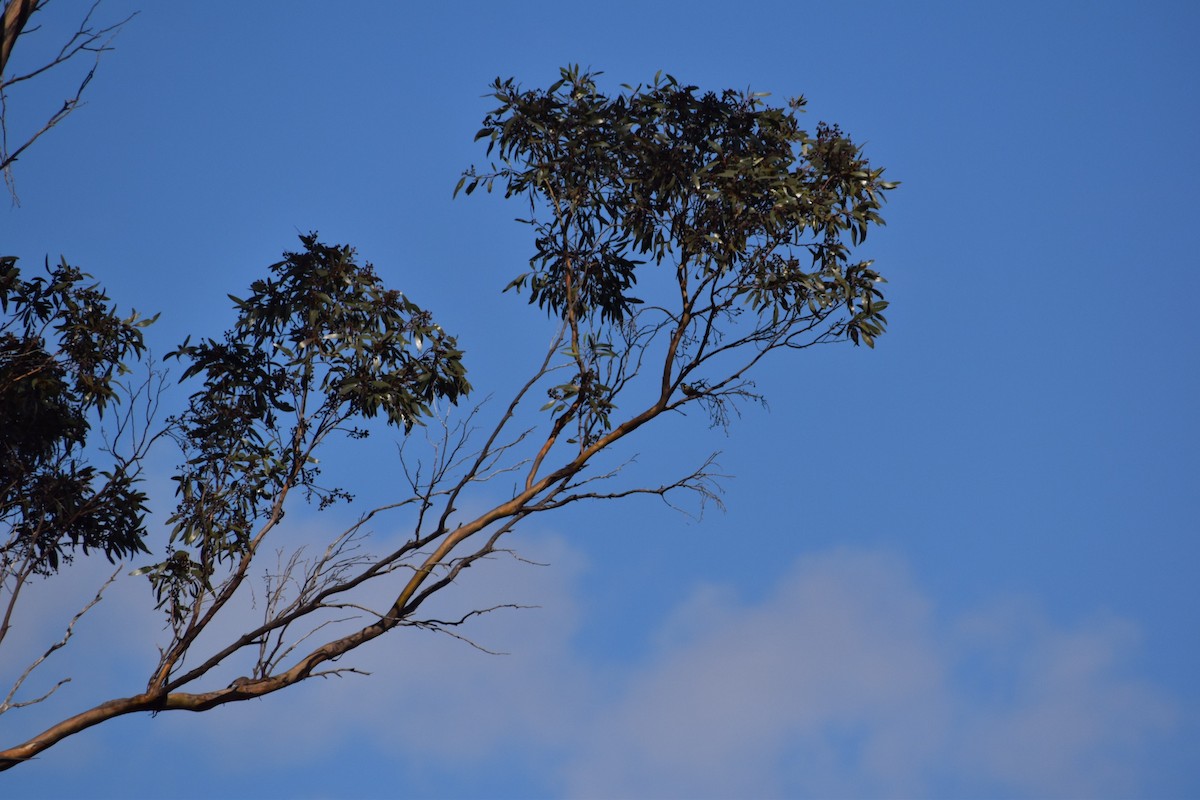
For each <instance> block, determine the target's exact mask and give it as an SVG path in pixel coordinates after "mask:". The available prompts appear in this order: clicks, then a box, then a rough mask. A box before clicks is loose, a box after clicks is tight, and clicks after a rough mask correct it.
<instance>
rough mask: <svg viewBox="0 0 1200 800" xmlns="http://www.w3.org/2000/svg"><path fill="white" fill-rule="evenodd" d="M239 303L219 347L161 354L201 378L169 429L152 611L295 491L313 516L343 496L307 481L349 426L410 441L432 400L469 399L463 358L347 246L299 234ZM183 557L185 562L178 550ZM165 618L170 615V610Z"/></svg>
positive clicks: (247, 542) (242, 542)
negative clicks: (166, 526) (168, 546)
mask: <svg viewBox="0 0 1200 800" xmlns="http://www.w3.org/2000/svg"><path fill="white" fill-rule="evenodd" d="M300 240H301V243H302V245H303V249H302V250H300V251H298V252H288V253H284V257H283V260H282V261H279V262H278V263H275V264H272V265H271V266H270V268H269V277H267V278H265V279H262V280H258V281H255V282H254V283H253V284H252V285H251V287H250V294H249V295H248V296H247V297H245V298H238V297H234V296H233V295H230V299H231V300H232V301H233V303H234V305H235V307H236V309H237V312H238V314H237V321H236V323H235V325H234V326H233V327H232V328H231V329H230V330H228V331H226V333H225V335H224V337H223V338H221V339H211V338H210V339H205V340H202V341H199V342H195V343H193V342H192V341H191V340H190V338H189V339H188V340H187V341H185V342H184V343H183V344H182V345H181V346H180V347H179V348H178V349H177V350H175V351H173V352H172V353H170V354H168V358H176V359H179V360H181V361H183V362H185V363H186V364H187V366H186V368H185V370H184V372H183V375H182V377H181V380H189V379H199V380H200V381H202V383H203V387H202V388H201V389H200V390H199V391H197V392H195V393H194V394H192V396H191V397H190V399H189V404H188V409H187V411H186V412H185V413H184V414H182V415H181V416H180V417H178V418H177V419H176V420H175V424H176V426H177V436H178V440H179V442H180V444H181V446H182V447H183V450H184V452H185V454H186V456H187V460H186V463H184V464H183V465H182V466H181V468H180V471H179V473H178V474H177V475H176V476H175V481H176V484H177V486H176V495H177V497H178V505H177V507H176V510H175V512H174V513H173V514H172V515H171V517H170V518H169V520H168V522H169V523H170V524H171V525H172V533H171V542H172V547H173V548H177V549H176V550H175V551H174V552H173V554H172V555H171V557H170V558H168V559H167V560H166V561H164V562H162V563H160V564H156V565H151V566H149V567H144V568H142V569H141V570H139V572H141V573H145V574H149V575H150V576H151V579H152V581H153V582H154V583H155V586H156V589H157V590H158V592H159V600H160V602H165V601H168V600H170V599H171V598H176V599H178V598H180V597H182V596H187V593H186V592H184V593H183V594H181V593H180V589H179V587H180V582H181V581H185V582H188V583H189V585H190V586H191V587H192V589H191V591H192V592H193V594H192V595H191V596H193V597H194V596H195V594H194V593H195V592H200V591H203V590H205V589H207V588H209V587H208V584H207V581H208V578H209V576H211V574H212V573H213V571H214V569H215V566H216V564H218V563H221V562H223V561H225V560H227V559H230V558H234V559H237V558H240V557H242V556H243V555H245V554H247V553H250V552H251V551H252V539H253V537H254V533H255V527H256V525H258V524H260V523H261V522H262V521H264V520H278V519H279V518H280V517H281V516H282V513H283V498H284V496H285V495H286V493H287V492H288V491H289V490H290V489H291V488H293V487H302V488H303V489H304V490H305V491H306V493H307V494H308V496H309V497H310V498H316V499H317V500H318V501H319V502H320V503H321V505H322V506H325V505H328V504H330V503H332V502H336V501H338V500H346V499H350V497H351V495H350V494H349V493H348V492H345V491H344V490H342V489H338V488H336V487H334V488H326V487H322V486H320V485H319V484H318V482H317V478H318V475H319V472H320V470H319V467H318V466H317V459H316V457H315V456H314V455H313V452H314V450H315V448H316V446H317V445H318V444H319V443H320V442H321V441H322V440H323V439H324V438H325V437H326V436H327V435H329V434H330V433H331V432H333V431H335V430H342V431H343V432H346V433H348V434H350V435H351V436H352V437H355V438H360V437H362V436H364V435H366V431H365V429H363V428H360V427H354V426H353V425H352V424H351V423H352V422H353V421H355V420H362V419H370V418H373V417H376V416H379V417H382V418H383V420H384V421H385V422H386V424H387V425H390V426H393V427H397V428H400V429H402V430H403V431H404V432H406V433H407V432H409V431H411V430H412V428H413V427H414V426H415V425H417V424H420V421H421V419H422V418H423V417H427V416H428V415H429V414H431V413H432V406H433V404H434V403H435V402H436V401H437V400H439V399H445V400H449V401H450V402H452V403H453V402H457V400H458V399H459V397H460V396H462V395H464V394H465V393H466V392H468V391H469V390H470V384H469V383H468V381H467V379H466V368H465V366H464V364H463V361H462V357H463V353H462V351H461V350H460V349H459V348H458V346H457V342H456V340H455V338H454V337H452V336H449V335H447V334H446V333H445V332H444V331H443V330H442V328H441V326H439V325H437V324H436V323H435V322H434V321H433V317H432V315H431V314H430V313H429V312H428V311H426V310H424V309H422V308H421V307H420V306H418V305H416V304H415V303H413V302H412V301H411V300H409V299H408V298H407V297H405V296H404V295H403V294H402V293H400V292H399V291H396V290H394V289H389V288H387V287H386V286H385V285H384V284H383V282H382V280H381V279H380V278H379V276H378V275H377V274H376V272H375V270H374V267H372V265H370V264H369V263H359V262H358V261H357V259H356V257H355V252H354V250H353V249H352V248H350V247H346V246H330V245H326V244H323V243H321V242H320V241H319V240H318V238H317V235H316V234H315V233H313V234H308V235H305V236H301V237H300ZM186 547H195V548H196V552H195V553H194V554H193V556H188V557H187V558H186V559H185V558H184V556H181V555H180V553H181V552H182V550H181V549H179V548H186ZM172 606H173V608H176V606H175V604H174V603H173V604H172Z"/></svg>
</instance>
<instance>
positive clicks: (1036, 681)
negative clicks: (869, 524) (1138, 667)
mask: <svg viewBox="0 0 1200 800" xmlns="http://www.w3.org/2000/svg"><path fill="white" fill-rule="evenodd" d="M530 545H531V546H530V547H528V548H526V549H525V550H523V553H524V554H526V555H530V556H532V557H534V558H536V559H538V560H544V561H549V562H552V563H553V566H552V567H550V568H537V567H532V566H530V565H528V564H524V563H521V562H518V561H515V560H508V559H497V560H496V561H494V562H493V563H490V564H487V565H480V566H477V567H475V568H473V569H472V570H471V572H472V573H475V574H470V575H465V576H464V578H463V580H462V585H461V586H460V587H457V589H458V590H459V591H458V592H457V593H456V594H455V595H454V598H453V602H454V603H456V604H457V605H461V607H462V608H470V607H475V606H486V605H491V604H494V603H496V602H517V603H526V604H531V605H538V606H540V608H538V609H532V610H524V611H502V612H497V613H496V614H494V615H491V616H487V617H485V618H484V620H483V621H481V622H480V623H479V624H478V625H476V627H475V628H474V630H473V631H469V632H468V633H471V634H473V636H474V637H475V638H477V639H478V640H479V641H480V643H481V644H484V645H486V646H488V647H494V648H498V649H503V650H506V651H508V652H509V653H510V655H505V656H489V655H486V654H484V653H481V652H479V651H476V650H473V649H471V648H469V647H467V646H465V645H463V644H462V643H461V642H457V641H454V640H452V639H449V638H448V637H439V636H436V635H432V634H422V633H421V632H416V631H414V632H411V633H407V634H403V635H400V636H392V637H385V639H384V640H382V641H380V642H377V643H373V646H372V647H370V648H369V649H367V650H366V651H365V652H363V653H361V655H360V656H359V657H358V658H357V659H356V660H355V663H354V666H359V667H363V668H365V669H367V670H370V671H372V672H373V676H372V677H370V678H366V679H363V678H348V679H344V680H330V681H322V682H316V683H314V684H313V685H309V686H305V687H298V690H297V691H294V692H289V693H287V695H286V696H284V695H280V696H277V697H273V698H268V699H267V700H264V701H261V702H254V703H248V704H245V705H240V706H236V707H230V708H227V709H221V710H219V711H218V712H213V713H209V714H203V715H200V716H198V717H197V716H192V715H183V716H179V717H174V716H173V715H164V716H162V717H160V718H158V719H155V720H141V721H139V723H138V724H139V726H141V727H152V728H153V732H154V734H155V735H156V736H157V737H160V741H161V743H162V744H163V745H164V746H165V747H168V748H175V749H177V750H179V751H181V752H183V751H186V752H188V753H189V754H190V755H189V757H202V758H203V763H205V764H207V765H209V769H210V770H211V772H212V778H213V779H214V780H216V781H227V780H235V781H240V783H239V784H238V785H240V786H242V787H243V788H245V789H247V790H248V791H249V790H250V788H251V784H248V783H246V781H247V780H248V778H247V776H249V775H252V774H257V775H264V774H266V775H270V774H272V773H276V774H286V773H288V772H289V771H292V770H297V769H298V768H300V767H301V766H302V765H305V764H307V765H310V766H311V765H312V764H314V763H319V762H321V760H322V759H327V760H329V762H330V768H331V769H333V768H334V767H335V765H336V768H338V769H339V770H342V769H344V770H346V771H347V773H349V774H353V775H356V776H358V777H357V778H356V779H355V780H356V781H358V782H357V783H351V784H348V785H347V790H348V791H349V790H350V787H351V786H352V787H354V788H353V793H354V794H358V795H361V794H364V793H366V794H369V793H370V792H371V787H376V791H382V790H383V789H384V788H385V787H393V788H394V787H396V786H405V785H407V786H411V787H414V793H416V794H420V795H423V796H424V795H430V796H433V795H438V794H445V795H451V794H456V793H457V794H470V793H471V792H472V791H474V792H476V793H479V792H485V793H487V794H491V795H503V794H519V795H522V796H529V795H531V794H541V795H545V796H568V797H575V798H601V797H696V798H704V797H713V798H727V797H751V796H753V797H802V796H822V797H865V796H889V797H895V796H929V797H937V796H942V797H950V796H953V797H985V796H1006V797H1022V796H1024V797H1043V796H1075V797H1079V796H1088V797H1104V796H1132V795H1139V794H1144V793H1145V791H1146V787H1147V786H1149V785H1151V783H1150V781H1151V775H1150V773H1151V771H1152V769H1153V764H1154V755H1153V748H1154V747H1156V746H1157V744H1158V743H1159V742H1161V741H1162V740H1163V738H1164V737H1165V736H1168V735H1169V734H1170V732H1171V730H1172V727H1173V725H1174V724H1175V721H1176V720H1175V716H1176V714H1175V712H1174V710H1173V707H1172V703H1171V701H1170V698H1168V697H1167V696H1166V695H1165V694H1163V693H1162V692H1161V691H1160V690H1158V689H1156V688H1155V687H1153V686H1151V685H1149V684H1147V683H1146V682H1144V681H1142V680H1140V679H1139V678H1138V677H1137V676H1136V675H1135V674H1131V672H1130V671H1129V670H1128V669H1127V662H1128V661H1129V659H1130V658H1131V657H1132V655H1133V654H1135V653H1136V649H1137V629H1136V627H1135V626H1134V625H1133V624H1132V623H1130V622H1128V621H1122V620H1118V619H1107V618H1098V619H1095V620H1093V621H1091V622H1090V623H1088V624H1086V625H1082V626H1075V627H1064V626H1061V625H1056V624H1054V623H1053V622H1051V621H1050V620H1049V619H1048V618H1047V617H1046V615H1045V614H1044V613H1042V612H1041V611H1040V610H1039V609H1038V608H1037V607H1036V605H1034V604H1032V603H1030V602H1028V601H1023V600H1020V599H1014V598H1009V599H1003V600H997V601H995V602H994V603H992V604H991V605H990V606H989V607H986V608H982V609H975V610H970V611H963V610H961V609H947V608H943V607H941V606H940V605H939V604H938V603H936V602H935V600H934V599H933V598H931V597H930V596H929V595H928V593H927V592H925V591H924V590H923V589H922V588H921V586H920V585H918V583H917V582H916V581H915V580H914V578H913V576H912V574H911V573H910V571H909V570H908V568H907V566H906V563H905V562H904V560H903V559H901V558H899V557H897V556H896V555H894V554H890V553H886V552H879V551H872V550H848V549H847V550H833V551H828V552H823V553H816V554H810V555H807V556H804V557H802V558H800V559H799V560H798V561H797V562H796V563H795V565H794V566H793V567H792V568H791V569H790V571H788V572H787V573H786V574H785V575H784V577H783V578H782V579H780V580H779V581H778V582H777V584H776V585H775V586H774V587H773V588H772V589H771V590H770V591H768V592H766V593H764V594H763V595H762V599H761V600H754V601H751V600H746V599H743V598H742V597H740V596H739V595H738V593H737V592H736V590H734V589H733V588H731V587H728V586H720V585H704V586H697V587H696V588H695V589H694V591H693V592H692V593H691V595H690V596H689V597H687V598H685V599H683V600H682V602H680V603H679V605H678V606H677V607H676V608H674V609H673V610H671V612H670V613H669V614H668V615H667V616H666V617H665V618H662V617H661V616H659V615H655V616H654V618H656V619H661V620H662V621H661V622H660V623H658V624H657V629H656V630H654V631H653V632H652V635H650V636H649V641H650V642H651V644H650V645H649V646H641V647H631V649H630V651H629V652H626V653H613V654H611V659H610V660H608V661H606V662H604V663H597V662H596V660H595V659H594V658H589V657H588V656H586V655H584V653H583V650H582V647H581V642H583V641H584V640H585V639H586V636H587V625H588V619H587V618H586V616H585V615H584V614H583V613H582V612H581V611H580V609H581V607H582V604H581V602H580V600H581V598H580V596H579V584H580V583H581V580H580V578H581V576H582V575H583V573H584V571H585V570H586V569H587V563H586V559H585V558H584V556H583V555H582V554H581V553H579V552H578V551H576V550H574V549H572V548H571V547H570V546H569V545H568V544H567V543H566V541H565V540H563V539H561V538H554V537H542V538H541V539H537V540H534V541H532V542H530ZM628 624H629V625H630V627H631V636H630V641H631V642H633V641H645V640H646V638H647V637H645V636H643V635H641V634H640V633H638V632H637V631H636V628H637V626H638V625H645V624H647V623H645V622H643V621H640V620H629V621H628ZM634 634H637V635H634ZM606 655H608V654H606ZM94 744H95V742H94V741H93V745H94ZM90 750H91V748H88V749H86V750H83V751H80V752H90ZM102 757H103V754H102V753H96V754H95V755H94V758H97V759H100V758H102ZM53 760H54V759H52V758H48V759H47V761H53ZM60 766H61V765H60ZM78 766H80V767H82V768H87V769H92V770H95V769H96V768H97V766H99V764H98V763H94V764H91V765H90V766H88V765H87V759H85V760H84V762H82V763H80V764H79V765H78ZM106 769H112V766H111V762H109V764H108V766H107V767H106ZM371 770H375V772H374V773H373V772H371ZM371 781H379V782H378V783H372V782H371ZM464 781H465V783H464ZM464 785H465V786H468V787H470V788H469V789H466V790H464V789H463V786H464ZM453 787H458V788H453ZM193 788H195V789H196V791H203V789H202V787H201V786H199V785H197V786H196V787H193ZM255 791H256V792H258V791H260V790H259V789H255ZM281 791H286V792H287V793H288V794H290V795H294V796H303V792H302V791H301V792H300V795H297V794H296V793H297V790H296V789H295V787H294V786H293V787H289V788H288V789H286V790H281ZM389 791H390V789H389ZM185 794H186V792H185ZM179 796H184V795H179Z"/></svg>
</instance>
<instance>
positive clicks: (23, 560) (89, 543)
mask: <svg viewBox="0 0 1200 800" xmlns="http://www.w3.org/2000/svg"><path fill="white" fill-rule="evenodd" d="M45 271H46V275H45V276H41V275H39V276H36V277H34V278H32V279H29V280H25V279H23V278H22V277H21V272H20V269H19V268H18V267H17V259H16V258H14V257H5V258H0V313H2V314H3V319H2V321H0V431H3V436H2V437H0V526H3V528H5V529H7V536H6V537H5V541H4V544H3V545H2V547H3V550H2V551H0V560H2V562H3V563H4V564H5V566H6V568H7V569H6V570H5V571H6V572H7V570H8V569H16V570H17V571H18V572H21V573H25V572H28V573H37V574H50V573H52V572H55V571H56V570H57V569H58V568H59V566H60V563H61V562H62V561H64V560H66V561H69V560H70V559H71V557H72V555H73V554H74V553H75V551H77V550H82V551H83V552H84V553H85V554H86V553H87V552H89V551H90V550H99V551H100V552H103V553H104V555H105V557H106V558H108V559H109V561H116V560H119V559H122V558H125V557H127V556H129V555H131V554H133V553H136V552H143V551H145V550H146V547H145V545H144V543H143V541H142V539H143V537H144V536H145V528H144V524H143V523H144V516H145V510H146V507H145V500H146V497H145V494H144V493H142V492H141V491H140V490H139V489H138V488H137V486H136V484H137V482H138V481H137V476H136V471H137V467H136V465H135V464H129V463H124V462H122V461H120V460H119V459H117V460H115V461H114V463H112V464H110V465H109V466H108V468H107V469H100V468H99V467H98V466H97V465H96V464H95V463H93V457H94V456H96V455H97V453H96V452H95V450H94V449H93V450H92V451H91V452H88V451H87V449H86V445H87V439H88V434H89V433H90V432H91V430H92V426H93V423H94V422H95V421H96V420H98V419H99V418H100V417H101V416H102V415H103V414H104V412H105V410H106V408H107V407H108V406H109V404H110V403H113V402H117V401H119V400H120V396H121V395H120V391H119V390H120V384H119V383H118V378H119V376H121V375H123V374H126V373H128V372H129V367H128V366H127V363H126V362H127V361H129V360H131V359H137V358H139V357H141V356H142V354H143V353H144V351H145V344H144V342H143V339H142V329H143V328H145V326H147V325H149V324H150V323H152V322H153V321H154V318H150V319H143V318H140V317H139V316H138V315H137V313H136V312H133V313H131V314H130V315H128V316H122V315H120V314H118V313H117V311H116V308H115V307H114V306H113V305H112V304H110V303H109V299H108V296H107V295H106V294H105V293H104V291H103V290H102V289H101V288H100V287H99V286H98V285H96V284H94V283H89V279H90V276H88V275H87V274H85V273H83V272H82V271H80V270H79V269H78V268H77V267H74V266H71V265H70V264H68V263H67V262H66V260H62V261H61V263H59V264H58V265H57V266H55V267H53V268H51V267H50V265H49V262H47V263H46V265H45ZM18 565H19V566H18Z"/></svg>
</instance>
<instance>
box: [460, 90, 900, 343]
mask: <svg viewBox="0 0 1200 800" xmlns="http://www.w3.org/2000/svg"><path fill="white" fill-rule="evenodd" d="M594 77H595V76H594V75H592V74H589V73H586V72H581V71H580V70H579V69H578V68H568V69H564V70H563V71H562V76H561V79H560V80H559V81H558V82H556V83H555V84H553V85H552V86H551V87H550V88H549V89H546V90H530V91H525V90H522V89H521V88H520V87H519V86H518V85H517V84H516V83H515V82H514V81H513V80H511V79H509V80H503V81H502V80H499V79H497V80H496V82H495V83H494V84H493V87H492V88H493V90H494V95H495V97H496V99H497V100H499V101H500V106H499V107H498V108H496V109H495V110H494V111H493V112H492V113H491V114H489V115H488V116H487V117H486V118H485V120H484V125H483V128H482V129H481V130H480V131H479V133H478V134H477V136H476V138H486V139H487V140H488V153H489V155H491V154H494V155H496V156H497V157H498V158H499V164H493V165H492V166H491V170H490V171H489V172H486V173H477V172H476V171H475V170H474V169H471V170H469V171H468V172H467V173H466V174H464V176H463V178H462V180H460V181H459V184H458V189H462V188H463V187H464V186H465V188H466V191H467V193H471V192H472V191H474V189H475V188H477V187H478V186H479V185H480V184H481V183H482V184H484V185H485V186H486V187H487V188H488V190H489V191H490V190H491V189H492V187H493V185H494V182H495V181H496V180H500V181H501V182H502V185H503V186H504V189H505V195H506V196H509V197H511V196H514V195H523V196H527V197H528V199H529V203H530V209H531V211H530V214H531V216H530V219H528V220H524V221H526V222H528V223H529V224H530V225H532V226H533V228H534V231H535V234H536V236H535V251H534V255H533V257H532V258H531V259H530V266H531V268H532V269H531V270H530V271H529V272H526V273H524V274H522V275H519V276H518V277H517V278H516V279H515V280H513V281H512V283H511V284H510V288H515V289H518V290H520V289H525V290H528V292H529V299H530V302H531V303H537V305H538V306H539V307H542V308H546V309H547V310H548V311H549V312H550V313H552V314H554V315H558V316H561V317H563V318H564V319H572V318H575V319H583V318H587V317H596V318H598V319H599V321H601V322H621V321H623V320H625V319H626V318H628V316H629V315H630V314H631V312H632V310H633V308H634V306H636V305H637V304H638V303H640V302H641V300H640V299H639V298H637V297H636V296H635V294H634V289H635V286H636V284H637V270H638V269H639V267H640V265H642V264H643V263H644V262H651V261H652V262H654V263H655V264H661V263H662V262H663V260H664V259H669V260H672V261H674V262H675V263H676V264H677V265H681V266H682V267H683V268H684V273H683V278H684V279H685V280H686V279H687V278H691V279H692V280H700V281H704V280H707V279H710V278H712V277H714V276H716V277H717V278H718V279H720V278H724V277H725V276H727V275H729V274H730V273H732V274H733V275H734V277H735V278H736V285H735V286H733V288H734V290H735V291H736V293H737V295H738V296H739V297H740V298H741V299H742V301H743V302H744V303H745V304H746V305H748V306H749V307H751V308H752V309H753V310H755V311H756V312H760V313H761V312H767V313H769V314H771V315H773V316H774V318H776V319H778V318H780V317H781V316H788V315H792V316H793V317H795V316H797V315H803V314H810V315H816V316H823V315H825V314H827V313H829V312H830V311H831V310H833V309H836V308H839V307H841V308H845V309H846V310H847V311H848V312H849V315H848V318H847V319H846V320H845V322H844V326H843V327H842V328H841V330H840V333H844V334H845V335H847V336H848V337H849V338H850V339H852V340H853V341H854V342H855V343H856V344H857V343H859V342H862V343H864V344H867V345H872V346H873V344H874V338H875V336H877V335H878V334H879V333H881V332H882V331H883V328H884V325H885V322H886V320H885V319H884V317H883V316H882V314H881V312H882V311H883V309H884V308H885V307H886V305H887V304H886V302H884V301H883V300H882V295H881V293H880V292H879V290H878V288H877V287H876V283H877V282H879V281H880V278H879V275H878V274H877V273H876V272H874V271H873V270H872V269H870V262H857V263H854V262H851V261H850V258H849V248H848V246H847V242H846V240H847V239H848V240H849V244H852V245H857V244H860V243H861V242H862V241H863V239H865V237H866V233H867V229H868V227H869V226H870V225H871V224H882V223H883V220H882V218H881V217H880V216H879V214H878V213H877V212H878V209H879V208H880V204H881V202H882V200H883V193H884V192H885V191H887V190H889V189H891V188H893V187H894V186H895V184H893V183H888V182H886V181H883V180H882V179H881V175H882V173H883V170H881V169H872V168H871V167H870V165H869V164H868V163H867V161H866V159H865V158H864V157H863V156H862V154H861V151H860V148H859V147H858V146H856V145H855V144H854V143H853V142H851V141H850V139H849V138H847V137H846V136H844V135H843V134H842V132H841V130H840V129H839V128H838V127H837V126H829V125H825V124H820V125H818V126H817V129H816V133H815V134H812V135H810V134H809V133H807V132H806V131H805V130H803V129H802V128H801V127H800V124H799V119H798V116H797V114H798V113H799V112H800V111H801V110H802V109H803V106H804V100H803V99H802V98H800V99H797V100H793V101H792V102H791V103H790V104H789V106H788V108H786V109H783V108H772V107H769V106H767V105H765V104H764V102H763V101H762V99H761V96H760V95H754V94H747V93H742V92H735V91H732V90H727V91H724V92H721V93H719V94H718V93H714V92H700V91H699V90H698V89H697V88H696V87H695V86H685V85H682V84H680V83H679V82H678V81H676V80H675V79H674V78H672V77H671V76H669V75H668V76H665V77H663V76H661V75H660V76H656V78H655V80H654V82H653V83H652V84H651V85H650V86H647V87H643V86H639V87H629V86H626V87H624V88H625V91H624V92H622V93H621V94H619V95H616V96H613V97H610V96H607V95H605V94H602V93H601V92H600V91H599V90H598V89H597V87H596V83H595V80H594ZM458 189H456V191H457V190H458ZM726 285H727V286H729V285H730V284H726ZM684 288H685V291H686V286H685V287H684Z"/></svg>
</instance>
